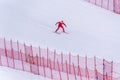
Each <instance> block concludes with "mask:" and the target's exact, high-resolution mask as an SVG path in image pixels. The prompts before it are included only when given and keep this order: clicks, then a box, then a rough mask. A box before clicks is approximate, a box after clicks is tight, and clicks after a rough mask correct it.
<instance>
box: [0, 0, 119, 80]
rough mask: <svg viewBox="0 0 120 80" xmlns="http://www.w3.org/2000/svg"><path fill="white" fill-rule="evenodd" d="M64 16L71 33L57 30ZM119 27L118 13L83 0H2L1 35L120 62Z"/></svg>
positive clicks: (0, 11) (66, 29)
mask: <svg viewBox="0 0 120 80" xmlns="http://www.w3.org/2000/svg"><path fill="white" fill-rule="evenodd" d="M61 20H63V21H64V22H65V23H66V25H67V27H66V28H65V31H66V32H67V33H68V34H66V33H62V31H60V33H61V34H55V33H54V31H55V29H56V28H57V26H55V24H56V22H57V21H61ZM119 30H120V15H119V14H115V13H113V12H111V11H108V10H105V9H102V8H100V7H97V6H95V5H92V4H89V3H87V2H86V1H84V0H50V1H48V0H34V1H33V0H0V38H4V37H5V38H6V39H7V40H10V39H12V40H13V41H17V40H18V41H19V42H20V43H24V42H25V43H26V44H28V45H33V46H36V47H38V46H40V47H42V48H47V47H48V48H49V49H50V50H54V49H56V50H57V52H61V51H62V52H63V53H65V54H67V53H69V52H71V53H72V55H77V54H79V55H81V56H86V55H87V56H88V57H94V56H97V57H98V58H101V59H103V58H105V59H106V60H109V61H113V62H120V58H119V56H120V49H119V48H120V31H119ZM1 70H2V69H1ZM7 71H8V70H7ZM6 75H7V73H6ZM16 75H17V74H16ZM10 78H11V77H10ZM10 78H9V80H10ZM0 79H1V78H0ZM11 80H14V79H12V78H11ZM22 80H24V79H23V78H22ZM25 80H27V79H25ZM28 80H29V79H28ZM32 80H33V79H32ZM35 80H37V79H35Z"/></svg>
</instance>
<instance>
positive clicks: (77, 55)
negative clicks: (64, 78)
mask: <svg viewBox="0 0 120 80" xmlns="http://www.w3.org/2000/svg"><path fill="white" fill-rule="evenodd" d="M77 60H78V75H79V65H80V63H79V60H80V59H79V55H77Z"/></svg>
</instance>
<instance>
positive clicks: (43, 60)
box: [42, 57, 46, 77]
mask: <svg viewBox="0 0 120 80" xmlns="http://www.w3.org/2000/svg"><path fill="white" fill-rule="evenodd" d="M42 59H43V69H44V77H46V70H45V64H44V57H42Z"/></svg>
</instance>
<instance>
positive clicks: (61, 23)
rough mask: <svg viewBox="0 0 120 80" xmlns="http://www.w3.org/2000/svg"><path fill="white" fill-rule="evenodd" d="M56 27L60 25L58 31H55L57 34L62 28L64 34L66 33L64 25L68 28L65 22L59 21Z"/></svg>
mask: <svg viewBox="0 0 120 80" xmlns="http://www.w3.org/2000/svg"><path fill="white" fill-rule="evenodd" d="M55 25H58V27H57V29H56V30H55V32H57V31H58V30H59V29H60V28H62V30H63V32H65V29H64V27H63V25H64V26H65V27H67V26H66V24H65V23H64V22H63V21H59V22H57V23H56V24H55Z"/></svg>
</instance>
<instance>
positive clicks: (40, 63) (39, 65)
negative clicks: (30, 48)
mask: <svg viewBox="0 0 120 80" xmlns="http://www.w3.org/2000/svg"><path fill="white" fill-rule="evenodd" d="M39 58H40V59H39V60H40V61H39V62H40V63H39V64H40V65H39V66H41V59H42V58H41V48H40V47H39Z"/></svg>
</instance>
